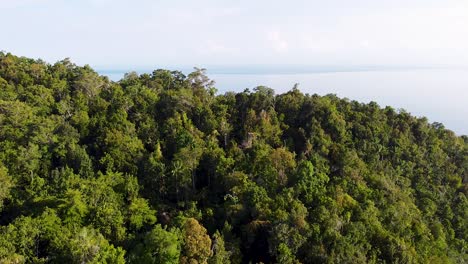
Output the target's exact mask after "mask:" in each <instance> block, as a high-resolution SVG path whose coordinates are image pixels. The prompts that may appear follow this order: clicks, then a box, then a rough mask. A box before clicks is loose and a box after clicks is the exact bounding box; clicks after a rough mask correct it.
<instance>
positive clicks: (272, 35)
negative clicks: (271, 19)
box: [268, 30, 289, 53]
mask: <svg viewBox="0 0 468 264" xmlns="http://www.w3.org/2000/svg"><path fill="white" fill-rule="evenodd" d="M268 41H270V44H271V46H272V48H273V50H274V51H276V52H280V53H282V52H286V51H288V46H289V45H288V42H287V41H286V40H284V39H283V38H282V36H281V33H280V32H279V31H276V30H274V31H270V32H268Z"/></svg>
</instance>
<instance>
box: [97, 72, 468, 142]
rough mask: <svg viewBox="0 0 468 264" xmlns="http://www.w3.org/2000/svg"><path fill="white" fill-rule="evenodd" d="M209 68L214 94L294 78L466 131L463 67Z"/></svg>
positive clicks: (306, 87) (313, 90) (280, 86)
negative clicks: (279, 70) (282, 70)
mask: <svg viewBox="0 0 468 264" xmlns="http://www.w3.org/2000/svg"><path fill="white" fill-rule="evenodd" d="M143 72H144V71H139V73H143ZM147 72H150V71H147ZM213 72H214V73H210V70H209V69H208V71H207V74H208V76H209V77H210V78H211V79H213V80H214V81H215V82H216V85H215V87H216V88H217V89H218V93H224V92H227V91H235V92H240V91H243V90H244V89H246V88H249V89H252V88H254V87H256V86H260V85H264V86H268V87H270V88H273V89H274V90H275V92H276V93H277V94H279V93H284V92H287V91H288V90H290V89H291V88H292V87H293V86H294V84H295V83H298V84H299V89H300V90H301V91H302V92H303V93H309V94H319V95H326V94H336V95H337V96H339V97H346V98H348V99H351V100H357V101H359V102H364V103H368V102H371V101H374V102H377V103H378V104H379V105H380V106H381V107H385V106H387V105H389V106H392V107H393V108H395V109H405V110H406V111H408V112H410V113H411V114H413V115H415V116H418V117H422V116H425V117H427V118H428V119H429V122H439V123H443V124H444V126H445V127H446V128H448V129H450V130H452V131H454V132H455V133H456V134H457V135H468V69H393V70H356V71H343V72H336V71H330V72H309V73H307V72H299V73H291V72H286V73H268V72H265V71H262V72H260V73H259V72H255V71H252V72H249V73H245V72H240V73H239V72H234V73H229V72H225V73H223V71H219V70H218V71H216V70H213ZM99 73H100V74H103V75H107V76H109V78H110V79H111V80H114V81H118V80H120V79H121V78H122V77H123V75H124V73H125V71H105V70H103V71H99Z"/></svg>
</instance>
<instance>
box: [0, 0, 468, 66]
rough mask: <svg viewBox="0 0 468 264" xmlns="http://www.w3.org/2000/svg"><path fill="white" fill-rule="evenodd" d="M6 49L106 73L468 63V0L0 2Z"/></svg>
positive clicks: (2, 43)
mask: <svg viewBox="0 0 468 264" xmlns="http://www.w3.org/2000/svg"><path fill="white" fill-rule="evenodd" d="M0 13H1V16H0V25H2V30H1V36H0V50H4V51H7V52H12V53H14V54H17V55H23V56H28V57H34V58H42V59H44V60H46V61H50V62H55V61H57V60H61V59H63V58H66V57H70V58H71V59H72V60H73V61H74V62H76V63H78V64H90V65H91V66H93V67H97V68H101V69H111V68H112V69H118V68H122V69H127V68H145V69H146V68H151V67H156V66H159V67H169V66H194V65H196V66H212V65H218V66H219V65H223V66H226V65H228V66H229V65H237V66H239V65H241V66H242V65H283V66H284V65H319V66H320V65H331V66H341V67H342V66H346V67H352V66H357V65H379V66H382V65H383V66H388V65H390V66H411V67H412V66H415V67H418V66H444V67H445V66H449V67H452V66H457V67H458V66H463V67H464V66H467V65H468V26H467V25H468V1H467V0H378V1H376V0H353V1H349V0H327V1H324V0H308V1H297V0H289V1H272V0H269V1H266V0H256V1H252V0H237V1H228V0H197V1H181V0H166V1H163V0H132V1H130V0H127V1H123V0H79V1H78V0H0Z"/></svg>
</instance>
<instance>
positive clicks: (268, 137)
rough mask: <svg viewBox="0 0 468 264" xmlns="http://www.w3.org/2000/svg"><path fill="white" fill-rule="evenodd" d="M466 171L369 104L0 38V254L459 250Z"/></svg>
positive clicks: (459, 145) (432, 254)
mask: <svg viewBox="0 0 468 264" xmlns="http://www.w3.org/2000/svg"><path fill="white" fill-rule="evenodd" d="M467 175H468V137H467V136H457V135H455V134H454V133H453V132H452V131H450V130H447V129H445V128H444V126H443V125H442V124H439V123H434V124H429V123H428V121H427V119H426V118H416V117H413V116H411V115H410V114H408V113H407V112H405V111H404V110H398V111H396V110H394V109H393V108H391V107H386V108H381V107H379V106H378V105H377V104H376V103H374V102H371V103H368V104H363V103H359V102H356V101H350V100H348V99H340V98H338V97H336V96H335V95H326V96H319V95H304V94H302V93H301V92H300V90H299V89H298V88H297V85H296V86H295V87H294V88H293V89H292V90H291V91H289V92H286V93H284V94H280V95H275V93H274V91H273V90H272V89H270V88H268V87H264V86H259V87H256V88H254V89H253V90H252V91H251V90H248V89H246V90H245V91H243V92H239V93H234V92H228V93H225V94H217V91H216V88H215V84H214V82H213V81H211V80H210V79H209V78H208V77H207V76H206V72H205V70H204V69H195V71H194V72H193V73H190V74H188V75H187V76H186V75H184V74H183V73H181V72H178V71H168V70H162V69H159V70H155V71H154V72H152V73H151V74H141V75H138V74H136V73H129V74H126V75H125V77H124V78H123V79H122V80H120V81H119V82H112V81H109V79H108V78H106V77H102V76H99V75H98V74H97V73H96V72H95V71H94V70H93V69H91V67H89V66H83V67H80V66H77V65H75V64H73V63H71V62H70V60H68V59H65V60H62V61H59V62H57V63H55V64H53V65H50V64H47V63H45V62H43V61H41V60H33V59H29V58H24V57H17V56H14V55H12V54H6V53H3V52H0V263H124V262H131V263H233V264H238V263H260V262H263V263H464V262H466V259H468V255H467V252H468V244H467V239H468V237H467V236H468V232H467V230H468V199H467V198H466V197H467V195H468V176H467ZM217 230H221V232H218V231H217Z"/></svg>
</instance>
